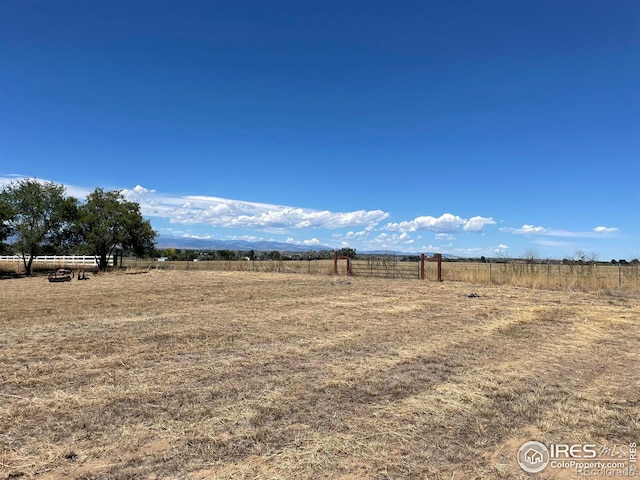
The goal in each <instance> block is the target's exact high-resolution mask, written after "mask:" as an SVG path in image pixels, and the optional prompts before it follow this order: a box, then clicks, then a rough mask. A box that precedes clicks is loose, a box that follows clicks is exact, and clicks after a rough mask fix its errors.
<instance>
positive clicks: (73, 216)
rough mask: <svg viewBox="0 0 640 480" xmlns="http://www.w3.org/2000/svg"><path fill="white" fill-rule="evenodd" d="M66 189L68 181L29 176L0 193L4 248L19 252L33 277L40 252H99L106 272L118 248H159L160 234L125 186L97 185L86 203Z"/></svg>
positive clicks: (0, 241) (0, 237) (1, 247)
mask: <svg viewBox="0 0 640 480" xmlns="http://www.w3.org/2000/svg"><path fill="white" fill-rule="evenodd" d="M65 192H66V189H65V187H64V186H63V185H59V184H56V183H53V182H41V181H39V180H36V179H28V178H25V179H21V180H18V181H15V182H11V183H10V184H8V185H6V186H5V187H3V189H2V190H1V191H0V251H3V252H6V253H10V252H11V253H14V252H19V254H20V255H21V256H22V261H23V264H24V268H25V271H26V274H27V275H31V266H32V263H33V260H34V259H35V258H36V257H38V256H39V255H47V254H61V255H65V254H70V253H78V254H85V255H95V256H96V259H97V261H98V267H99V268H100V269H101V270H106V269H107V266H108V262H109V258H110V257H111V255H112V254H113V252H114V250H115V249H116V248H121V249H125V250H129V251H131V252H133V253H134V254H136V255H139V256H145V255H149V254H150V253H151V252H153V250H154V240H155V238H156V237H157V236H158V233H157V232H156V231H155V230H154V229H153V228H152V227H151V223H150V222H149V220H145V219H144V218H143V217H142V215H141V213H140V205H139V204H138V203H135V202H130V201H127V200H126V199H125V198H124V196H123V195H122V191H121V190H111V191H105V190H104V189H102V188H96V189H95V190H94V191H93V192H91V193H90V194H89V195H87V198H86V200H85V201H83V202H82V201H80V200H78V199H77V198H74V197H72V196H67V195H65ZM5 242H7V243H5Z"/></svg>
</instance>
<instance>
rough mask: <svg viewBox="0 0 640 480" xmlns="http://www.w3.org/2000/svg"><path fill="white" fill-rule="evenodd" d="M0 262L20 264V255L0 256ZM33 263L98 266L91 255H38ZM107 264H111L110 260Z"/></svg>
mask: <svg viewBox="0 0 640 480" xmlns="http://www.w3.org/2000/svg"><path fill="white" fill-rule="evenodd" d="M0 262H22V255H0ZM33 263H34V264H35V263H49V264H55V265H89V266H95V267H97V266H98V261H97V260H96V257H95V256H93V255H40V256H37V257H35V258H34V259H33ZM108 263H109V264H110V263H111V258H109V262H108Z"/></svg>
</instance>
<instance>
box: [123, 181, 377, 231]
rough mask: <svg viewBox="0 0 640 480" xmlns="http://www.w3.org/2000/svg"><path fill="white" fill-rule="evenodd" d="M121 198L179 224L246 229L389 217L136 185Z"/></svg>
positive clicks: (366, 222)
mask: <svg viewBox="0 0 640 480" xmlns="http://www.w3.org/2000/svg"><path fill="white" fill-rule="evenodd" d="M123 195H124V196H125V198H127V199H128V200H131V201H135V202H137V203H138V204H140V210H141V212H142V214H143V215H146V216H152V217H162V218H167V219H169V221H170V222H171V223H179V224H182V225H195V224H205V225H211V226H215V227H227V228H248V229H271V230H273V229H302V228H324V229H337V228H343V227H350V226H374V225H377V224H378V223H379V222H381V221H383V220H385V219H386V218H387V217H388V216H389V214H388V213H386V212H383V211H382V210H355V211H352V212H331V211H329V210H312V209H305V208H300V207H291V206H286V205H274V204H267V203H258V202H248V201H243V200H233V199H227V198H220V197H211V196H203V195H188V196H176V197H172V196H167V195H161V194H158V193H157V192H156V191H155V190H150V189H146V188H144V187H142V186H140V185H137V186H136V187H135V188H133V189H131V190H124V191H123Z"/></svg>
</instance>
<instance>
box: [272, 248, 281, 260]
mask: <svg viewBox="0 0 640 480" xmlns="http://www.w3.org/2000/svg"><path fill="white" fill-rule="evenodd" d="M269 258H270V259H271V260H282V254H281V253H280V252H279V251H278V250H273V251H272V252H271V253H270V254H269Z"/></svg>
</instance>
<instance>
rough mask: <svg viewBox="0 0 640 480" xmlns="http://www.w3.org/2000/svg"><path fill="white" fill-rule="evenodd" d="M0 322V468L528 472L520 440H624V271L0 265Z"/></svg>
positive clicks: (637, 415)
mask: <svg viewBox="0 0 640 480" xmlns="http://www.w3.org/2000/svg"><path fill="white" fill-rule="evenodd" d="M445 278H446V277H445ZM472 293H474V294H477V295H478V296H472V297H470V296H469V295H470V294H472ZM0 328H1V330H0V332H1V334H0V363H1V365H2V369H1V370H0V478H7V479H9V478H11V479H14V478H25V479H26V478H38V479H48V480H49V479H122V478H125V479H134V478H135V479H140V478H144V479H159V478H177V479H205V478H206V479H209V478H211V479H230V478H274V479H276V478H277V479H291V478H331V479H333V478H342V479H361V478H362V479H386V478H394V479H398V478H411V479H415V478H423V479H440V480H445V479H446V480H463V479H464V480H467V479H525V478H532V476H531V475H528V474H525V473H524V472H523V471H522V470H521V469H520V467H519V466H518V464H517V462H516V458H515V457H516V452H517V450H518V448H519V447H520V445H521V444H522V443H524V442H525V441H527V440H534V439H536V440H540V441H542V442H544V443H547V444H549V443H568V444H574V443H594V444H597V445H598V448H601V447H602V446H608V447H613V446H618V450H616V452H618V453H619V452H620V451H621V450H620V446H621V445H623V446H624V447H623V448H622V451H624V452H626V453H627V457H625V458H624V460H625V461H627V462H628V461H629V459H628V452H629V447H628V445H629V443H630V442H634V441H635V442H638V441H640V370H639V368H638V366H639V365H640V363H639V361H640V348H639V346H640V295H638V293H637V292H633V291H616V292H612V293H610V294H594V293H585V292H579V291H562V290H537V289H528V288H521V287H517V286H502V285H485V284H473V283H462V282H446V281H445V282H444V283H441V284H440V283H436V282H421V281H418V280H402V279H394V280H388V279H379V278H365V277H359V276H358V277H349V278H346V277H331V276H327V275H301V274H292V273H262V272H260V273H252V272H219V271H192V270H190V271H175V270H166V271H163V270H151V271H150V272H149V273H146V274H139V275H128V274H125V273H122V272H114V273H108V274H99V275H95V276H92V277H91V280H89V281H83V282H79V281H73V282H69V283H60V284H50V283H48V282H47V281H46V278H45V277H33V278H22V279H11V280H1V281H0ZM535 478H538V479H553V478H559V479H571V478H584V477H578V476H576V475H575V472H571V471H569V470H559V469H553V468H551V467H549V468H547V469H546V470H545V471H544V472H543V473H541V474H537V475H535ZM608 478H623V477H608Z"/></svg>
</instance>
